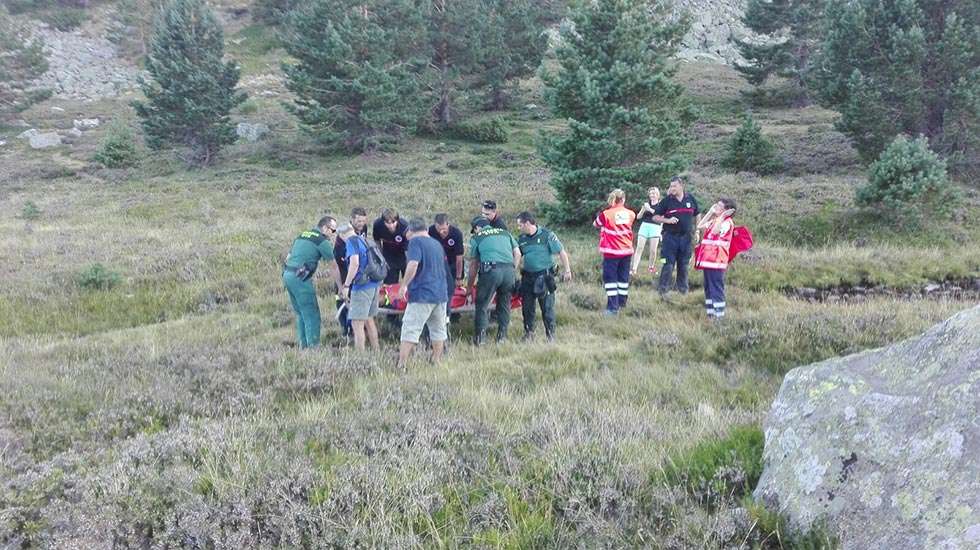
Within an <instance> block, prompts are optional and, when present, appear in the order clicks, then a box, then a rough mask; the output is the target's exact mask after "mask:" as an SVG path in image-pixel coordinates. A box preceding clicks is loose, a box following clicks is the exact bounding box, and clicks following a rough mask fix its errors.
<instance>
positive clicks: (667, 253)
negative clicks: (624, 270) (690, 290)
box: [653, 176, 699, 296]
mask: <svg viewBox="0 0 980 550" xmlns="http://www.w3.org/2000/svg"><path fill="white" fill-rule="evenodd" d="M698 213H699V211H698V203H697V201H695V200H694V197H692V196H691V195H689V194H687V193H685V192H684V180H683V179H681V177H680V176H674V177H673V178H671V180H670V187H668V188H667V196H666V197H664V199H663V200H661V201H660V203H659V204H657V206H656V208H655V209H654V212H653V221H654V222H656V223H662V224H663V243H662V244H661V246H660V257H661V258H662V259H663V263H664V265H663V268H662V269H661V270H660V282H659V284H658V285H657V291H658V292H660V295H661V296H665V295H666V294H667V292H668V291H670V287H671V275H672V272H673V270H674V266H675V265H676V266H677V281H676V283H675V285H674V288H676V289H677V291H678V292H680V293H681V294H687V267H688V263H690V261H691V240H692V233H693V232H694V223H695V219H696V218H697V215H698Z"/></svg>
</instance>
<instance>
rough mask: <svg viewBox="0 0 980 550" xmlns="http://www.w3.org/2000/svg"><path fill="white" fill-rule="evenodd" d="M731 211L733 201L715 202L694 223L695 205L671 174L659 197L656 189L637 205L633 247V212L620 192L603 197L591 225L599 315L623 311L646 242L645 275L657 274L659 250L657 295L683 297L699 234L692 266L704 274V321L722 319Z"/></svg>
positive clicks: (682, 185) (732, 227) (730, 234)
mask: <svg viewBox="0 0 980 550" xmlns="http://www.w3.org/2000/svg"><path fill="white" fill-rule="evenodd" d="M735 210H736V206H735V201H734V200H732V199H721V200H719V201H718V202H716V203H715V204H713V205H712V206H711V208H710V209H709V210H708V212H706V213H705V214H704V215H703V216H701V217H700V219H699V218H698V216H699V215H700V214H701V211H700V209H699V207H698V203H697V201H696V200H695V199H694V197H693V196H692V195H690V194H689V193H687V192H686V191H685V190H684V179H683V178H681V177H680V176H674V177H673V178H671V180H670V185H669V186H668V188H667V196H666V197H664V198H663V199H661V198H660V190H659V189H657V188H656V187H651V188H650V189H649V190H648V200H647V201H646V202H644V203H643V206H641V207H640V212H639V216H640V227H639V231H637V233H636V247H635V248H634V246H633V244H634V238H633V237H634V235H633V225H634V223H635V221H636V217H637V214H636V213H635V212H633V210H631V209H629V208H627V207H626V194H625V192H623V190H622V189H615V190H613V191H612V192H611V193H610V194H609V197H608V208H606V209H605V210H603V211H602V212H600V213H599V215H598V216H596V219H595V222H594V223H593V225H594V226H595V227H596V228H598V229H599V252H600V253H601V254H602V283H603V286H604V288H605V290H606V310H605V314H606V315H616V314H618V313H619V311H620V310H622V309H623V308H624V307H626V301H627V299H628V298H629V287H630V279H631V278H632V276H634V275H636V272H637V269H638V268H639V264H640V262H641V261H642V259H643V253H644V250H645V249H646V247H647V246H648V244H649V248H650V260H649V261H650V265H649V267H648V271H649V272H650V273H651V274H656V273H657V271H658V265H657V260H658V255H657V249H658V246H659V248H660V254H659V263H660V265H659V280H658V283H657V291H658V292H659V293H660V296H661V297H663V298H664V299H666V298H667V294H668V293H669V292H670V291H671V290H676V291H677V292H680V293H681V294H686V293H687V291H688V265H689V263H690V261H691V255H692V253H693V252H694V243H696V242H698V240H699V239H698V237H699V234H700V232H702V231H704V232H705V233H704V239H701V240H700V244H699V246H698V250H697V254H696V255H695V258H694V259H695V262H694V265H695V267H696V268H697V269H700V270H702V271H703V272H704V291H705V301H704V304H705V311H706V312H707V315H708V319H710V320H712V321H716V320H719V319H722V318H724V317H725V307H726V302H725V273H726V271H727V269H728V264H729V262H730V260H731V244H732V238H733V236H734V234H735V225H734V223H733V222H732V216H734V215H735ZM661 240H662V241H663V242H662V243H661V242H660V241H661ZM675 272H676V278H675V276H674V274H675Z"/></svg>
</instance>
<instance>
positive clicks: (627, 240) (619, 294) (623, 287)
mask: <svg viewBox="0 0 980 550" xmlns="http://www.w3.org/2000/svg"><path fill="white" fill-rule="evenodd" d="M608 203H609V208H607V209H605V210H603V211H602V212H600V213H599V215H598V216H596V219H595V223H594V225H595V226H596V227H597V228H598V229H599V252H600V253H601V254H602V283H603V286H604V287H605V289H606V313H605V314H606V315H616V314H617V313H619V310H621V309H623V308H624V307H626V299H627V298H628V297H629V288H630V261H631V259H632V258H633V222H634V221H635V220H636V213H634V212H633V211H632V210H630V209H629V208H626V193H625V192H623V190H622V189H614V190H613V192H612V193H609V199H608Z"/></svg>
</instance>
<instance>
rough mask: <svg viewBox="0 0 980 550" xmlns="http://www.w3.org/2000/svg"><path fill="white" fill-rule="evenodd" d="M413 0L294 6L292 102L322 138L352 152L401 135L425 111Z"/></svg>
mask: <svg viewBox="0 0 980 550" xmlns="http://www.w3.org/2000/svg"><path fill="white" fill-rule="evenodd" d="M422 27H423V24H422V22H421V20H420V19H419V18H418V16H417V12H416V11H415V9H414V6H413V4H412V2H411V0H405V1H401V0H375V1H365V0H315V1H313V2H309V3H308V4H307V5H306V6H305V7H303V8H300V9H298V10H296V11H295V12H294V13H293V16H292V18H291V22H290V24H289V31H288V32H287V33H286V37H285V44H286V50H287V51H288V52H289V54H290V55H291V56H292V57H293V58H294V59H295V62H288V63H284V64H283V70H284V71H285V73H286V77H287V87H288V88H289V90H290V91H292V92H293V94H294V95H295V96H296V99H295V101H294V103H293V104H292V105H291V106H290V109H291V110H292V112H293V113H294V114H295V115H296V116H297V118H299V120H300V122H301V123H302V125H303V127H304V128H305V129H306V131H308V132H309V133H310V134H311V135H313V136H314V137H315V138H316V139H317V140H318V141H319V142H321V143H323V144H325V145H327V146H329V147H335V148H341V149H345V150H347V151H352V152H361V151H370V150H372V149H376V148H377V147H379V146H380V145H382V144H384V143H385V142H388V141H392V140H394V139H397V138H398V137H399V136H400V135H401V134H402V133H403V132H404V131H405V130H410V129H412V128H413V127H414V125H415V124H416V122H417V121H418V120H419V118H420V113H421V102H420V101H419V98H418V95H419V91H418V79H417V73H418V71H419V66H420V65H421V64H422V62H420V61H414V60H413V58H412V55H413V54H414V52H415V50H417V49H418V48H419V47H420V46H419V42H418V40H419V36H420V35H421V34H422Z"/></svg>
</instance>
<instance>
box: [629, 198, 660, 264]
mask: <svg viewBox="0 0 980 550" xmlns="http://www.w3.org/2000/svg"><path fill="white" fill-rule="evenodd" d="M647 193H648V196H649V200H648V201H647V202H645V203H643V207H642V208H640V212H639V217H640V230H639V231H637V232H636V252H635V253H634V254H633V266H632V267H631V268H630V274H631V275H636V269H637V268H638V267H640V260H642V259H643V249H644V248H646V245H647V242H648V241H649V242H650V267H649V268H647V271H649V272H650V273H656V272H657V245H658V244H660V229H661V227H662V226H661V225H660V224H659V223H653V209H654V208H655V207H656V206H657V203H658V202H660V189H657V188H656V187H651V188H650V189H648V190H647Z"/></svg>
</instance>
